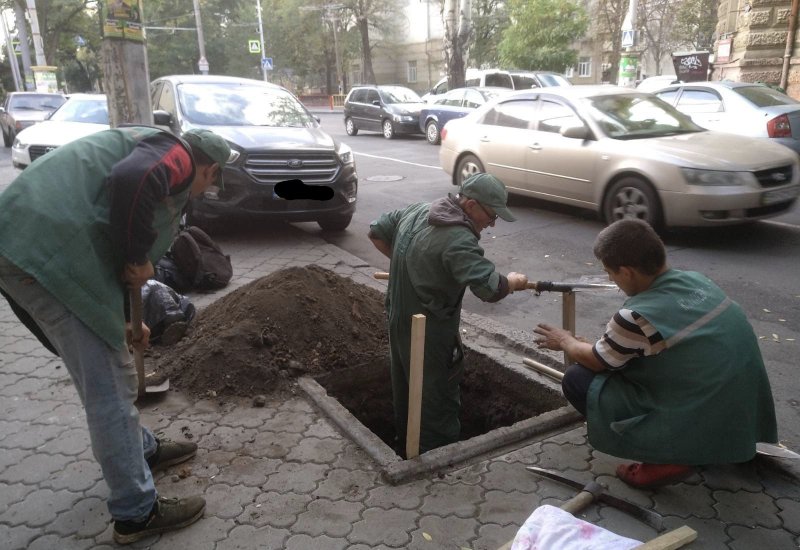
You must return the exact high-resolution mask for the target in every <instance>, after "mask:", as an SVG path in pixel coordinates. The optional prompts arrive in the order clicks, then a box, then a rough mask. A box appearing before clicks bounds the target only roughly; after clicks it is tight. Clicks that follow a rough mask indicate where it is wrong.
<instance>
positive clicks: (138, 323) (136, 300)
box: [129, 288, 145, 397]
mask: <svg viewBox="0 0 800 550" xmlns="http://www.w3.org/2000/svg"><path fill="white" fill-rule="evenodd" d="M129 295H130V303H131V333H132V335H133V342H134V344H133V362H134V364H135V365H136V375H137V378H138V379H139V397H141V396H143V395H144V394H145V383H144V354H143V352H142V345H141V343H139V342H140V341H141V339H142V289H140V288H132V289H130V291H129Z"/></svg>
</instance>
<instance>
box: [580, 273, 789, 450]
mask: <svg viewBox="0 0 800 550" xmlns="http://www.w3.org/2000/svg"><path fill="white" fill-rule="evenodd" d="M625 308H628V309H631V310H633V311H635V312H637V313H639V314H641V315H642V316H643V317H645V318H646V319H647V320H648V321H649V322H650V323H652V325H653V326H654V327H655V328H656V330H658V332H659V333H661V335H662V337H663V338H664V340H665V341H666V344H667V347H666V349H665V350H664V351H662V352H661V353H659V354H657V355H654V356H649V357H639V358H636V359H633V360H631V361H629V362H628V363H627V364H626V365H625V366H624V367H623V368H622V369H620V370H618V371H614V372H611V373H603V374H600V375H598V376H596V377H595V379H594V380H593V382H592V384H591V386H590V388H589V393H588V396H587V397H588V399H587V405H588V409H587V419H588V434H589V441H590V443H591V444H592V445H593V446H594V447H595V448H596V449H598V450H599V451H602V452H604V453H608V454H611V455H614V456H619V457H624V458H628V459H633V460H638V461H642V462H649V463H657V464H665V463H674V464H692V465H701V464H726V463H737V462H745V461H747V460H750V459H752V458H753V456H755V453H756V448H755V444H756V442H759V441H764V442H769V443H774V442H776V441H777V439H778V437H777V427H776V421H775V410H774V404H773V401H772V392H771V390H770V385H769V380H768V379H767V373H766V370H765V368H764V363H763V361H762V359H761V353H760V350H759V348H758V341H757V339H756V336H755V334H754V333H753V329H752V327H751V325H750V323H749V322H748V321H747V318H746V317H745V314H744V312H743V311H742V308H741V307H740V306H739V305H738V304H737V303H735V302H733V301H732V300H731V299H730V298H728V297H727V296H725V294H724V293H723V291H722V290H721V289H720V288H719V287H718V286H717V285H715V284H714V283H713V282H712V281H711V280H709V279H708V278H706V277H705V276H703V275H701V274H699V273H695V272H684V271H678V270H675V269H673V270H669V271H667V272H666V273H664V274H662V275H660V276H659V277H658V278H657V279H656V280H655V282H654V283H653V285H652V286H651V287H650V288H648V289H647V290H646V291H644V292H641V293H639V294H636V295H635V296H632V297H630V298H629V299H628V300H627V301H626V302H625Z"/></svg>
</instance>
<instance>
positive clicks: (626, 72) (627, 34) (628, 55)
mask: <svg viewBox="0 0 800 550" xmlns="http://www.w3.org/2000/svg"><path fill="white" fill-rule="evenodd" d="M636 7H637V0H630V3H629V4H628V14H627V15H626V16H625V20H624V21H623V22H622V47H623V48H625V54H621V55H620V59H619V78H618V79H617V84H618V85H619V86H627V87H629V88H632V87H633V85H634V82H635V81H636V69H637V67H638V65H639V60H638V56H637V54H636V53H635V52H634V51H633V47H634V46H635V45H636V26H637V25H636Z"/></svg>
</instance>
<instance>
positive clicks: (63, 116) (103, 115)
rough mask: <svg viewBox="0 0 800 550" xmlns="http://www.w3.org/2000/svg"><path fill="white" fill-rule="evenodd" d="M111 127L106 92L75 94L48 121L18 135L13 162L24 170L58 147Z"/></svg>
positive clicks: (12, 150)
mask: <svg viewBox="0 0 800 550" xmlns="http://www.w3.org/2000/svg"><path fill="white" fill-rule="evenodd" d="M109 127H110V126H109V122H108V103H107V102H106V96H105V95H102V94H73V95H71V96H70V97H69V99H68V100H67V101H66V102H65V103H64V104H63V105H62V106H61V107H59V108H58V110H56V111H54V112H53V114H52V115H50V117H49V118H48V119H47V120H44V121H42V122H40V123H39V124H35V125H33V126H30V127H29V128H25V129H24V130H23V131H21V132H20V133H19V134H17V136H16V137H15V138H14V144H13V145H12V146H11V162H12V163H13V164H14V166H15V167H16V168H21V169H24V168H25V167H27V166H28V165H29V164H30V163H31V162H33V161H35V160H36V159H37V158H39V157H41V156H42V155H45V154H47V153H49V152H50V151H52V150H53V149H55V148H56V147H60V146H61V145H64V144H66V143H69V142H70V141H74V140H76V139H79V138H82V137H85V136H88V135H90V134H94V133H95V132H99V131H101V130H107V129H108V128H109Z"/></svg>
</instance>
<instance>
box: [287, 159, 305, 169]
mask: <svg viewBox="0 0 800 550" xmlns="http://www.w3.org/2000/svg"><path fill="white" fill-rule="evenodd" d="M287 164H288V165H289V168H300V167H301V166H303V161H302V160H300V159H292V160H290V161H289V162H288V163H287Z"/></svg>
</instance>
